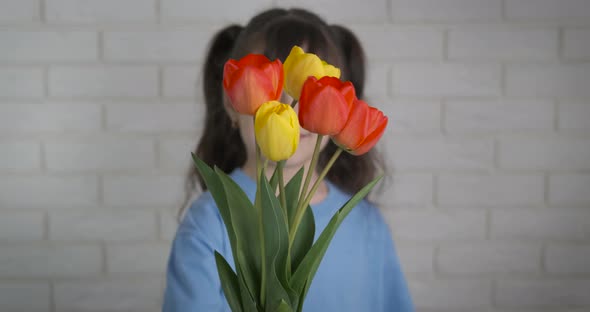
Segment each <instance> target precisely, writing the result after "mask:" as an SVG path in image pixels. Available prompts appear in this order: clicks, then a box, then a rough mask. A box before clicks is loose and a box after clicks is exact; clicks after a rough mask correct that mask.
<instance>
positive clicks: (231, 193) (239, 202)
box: [215, 168, 261, 298]
mask: <svg viewBox="0 0 590 312" xmlns="http://www.w3.org/2000/svg"><path fill="white" fill-rule="evenodd" d="M215 172H216V173H217V176H218V177H219V180H220V181H221V183H222V184H223V188H224V190H225V196H226V200H227V204H228V207H229V211H230V214H231V221H232V225H233V228H234V231H235V234H236V241H237V244H236V247H237V248H236V249H237V252H238V263H239V265H240V268H241V269H242V272H243V273H244V279H245V281H246V285H247V286H248V290H249V292H250V293H251V294H252V295H253V296H254V298H260V286H261V280H260V277H261V263H260V254H261V246H260V235H259V227H260V220H259V218H258V215H259V214H258V212H257V211H256V209H255V208H254V205H252V202H250V199H249V198H248V196H247V195H246V193H244V191H243V190H242V189H241V188H240V186H239V185H238V184H237V183H236V182H234V181H233V180H232V179H231V177H229V176H228V175H226V174H225V173H224V172H223V171H221V169H219V168H215ZM240 255H241V256H240Z"/></svg>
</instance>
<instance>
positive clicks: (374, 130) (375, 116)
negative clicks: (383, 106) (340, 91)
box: [332, 99, 387, 155]
mask: <svg viewBox="0 0 590 312" xmlns="http://www.w3.org/2000/svg"><path fill="white" fill-rule="evenodd" d="M386 126H387V117H386V116H384V115H383V112H381V111H380V110H378V109H377V108H375V107H371V106H369V105H368V104H367V103H365V102H364V101H361V100H358V99H357V100H355V102H354V104H353V106H352V111H351V112H350V116H349V118H348V121H347V122H346V125H345V126H344V128H343V129H342V131H341V132H340V133H338V134H337V135H336V136H334V137H332V140H333V141H334V142H335V143H336V144H337V145H339V146H340V147H342V148H343V149H344V150H346V151H347V152H349V153H351V154H353V155H362V154H365V153H366V152H368V151H369V150H370V149H371V148H373V146H375V144H377V141H379V139H380V138H381V136H382V135H383V132H384V131H385V127H386Z"/></svg>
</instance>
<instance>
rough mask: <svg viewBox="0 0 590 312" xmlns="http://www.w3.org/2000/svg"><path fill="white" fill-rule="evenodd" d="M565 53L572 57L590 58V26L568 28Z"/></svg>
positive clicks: (565, 36) (564, 36)
mask: <svg viewBox="0 0 590 312" xmlns="http://www.w3.org/2000/svg"><path fill="white" fill-rule="evenodd" d="M563 55H564V56H565V57H566V58H571V59H582V58H590V28H581V29H566V30H565V32H564V34H563Z"/></svg>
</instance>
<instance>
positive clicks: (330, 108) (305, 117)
mask: <svg viewBox="0 0 590 312" xmlns="http://www.w3.org/2000/svg"><path fill="white" fill-rule="evenodd" d="M355 98H356V96H355V91H354V86H353V85H352V83H351V82H350V81H347V82H342V81H341V80H340V79H338V78H335V77H323V78H321V79H320V80H317V79H316V78H315V77H309V78H308V79H307V80H306V81H305V84H304V85H303V90H302V91H301V98H300V99H299V123H300V124H301V127H303V128H304V129H306V130H308V131H310V132H313V133H318V134H322V135H335V134H337V133H339V132H340V131H341V130H342V128H343V127H344V125H345V124H346V121H347V120H348V115H349V114H350V110H351V108H352V103H353V101H354V100H355Z"/></svg>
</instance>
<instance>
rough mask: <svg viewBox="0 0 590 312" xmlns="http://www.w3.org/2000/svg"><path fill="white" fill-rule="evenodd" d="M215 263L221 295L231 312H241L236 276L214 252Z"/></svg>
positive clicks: (219, 255)
mask: <svg viewBox="0 0 590 312" xmlns="http://www.w3.org/2000/svg"><path fill="white" fill-rule="evenodd" d="M215 263H216V264H217V273H218V274H219V279H220V280H221V286H222V288H223V294H224V295H225V299H226V300H227V303H228V304H229V307H230V308H231V310H232V311H233V312H241V311H242V302H241V300H240V285H239V283H238V276H237V275H236V273H235V272H234V271H233V270H232V269H231V267H230V265H229V264H228V263H227V261H226V260H225V258H223V256H222V255H221V254H220V253H218V252H217V251H215Z"/></svg>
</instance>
